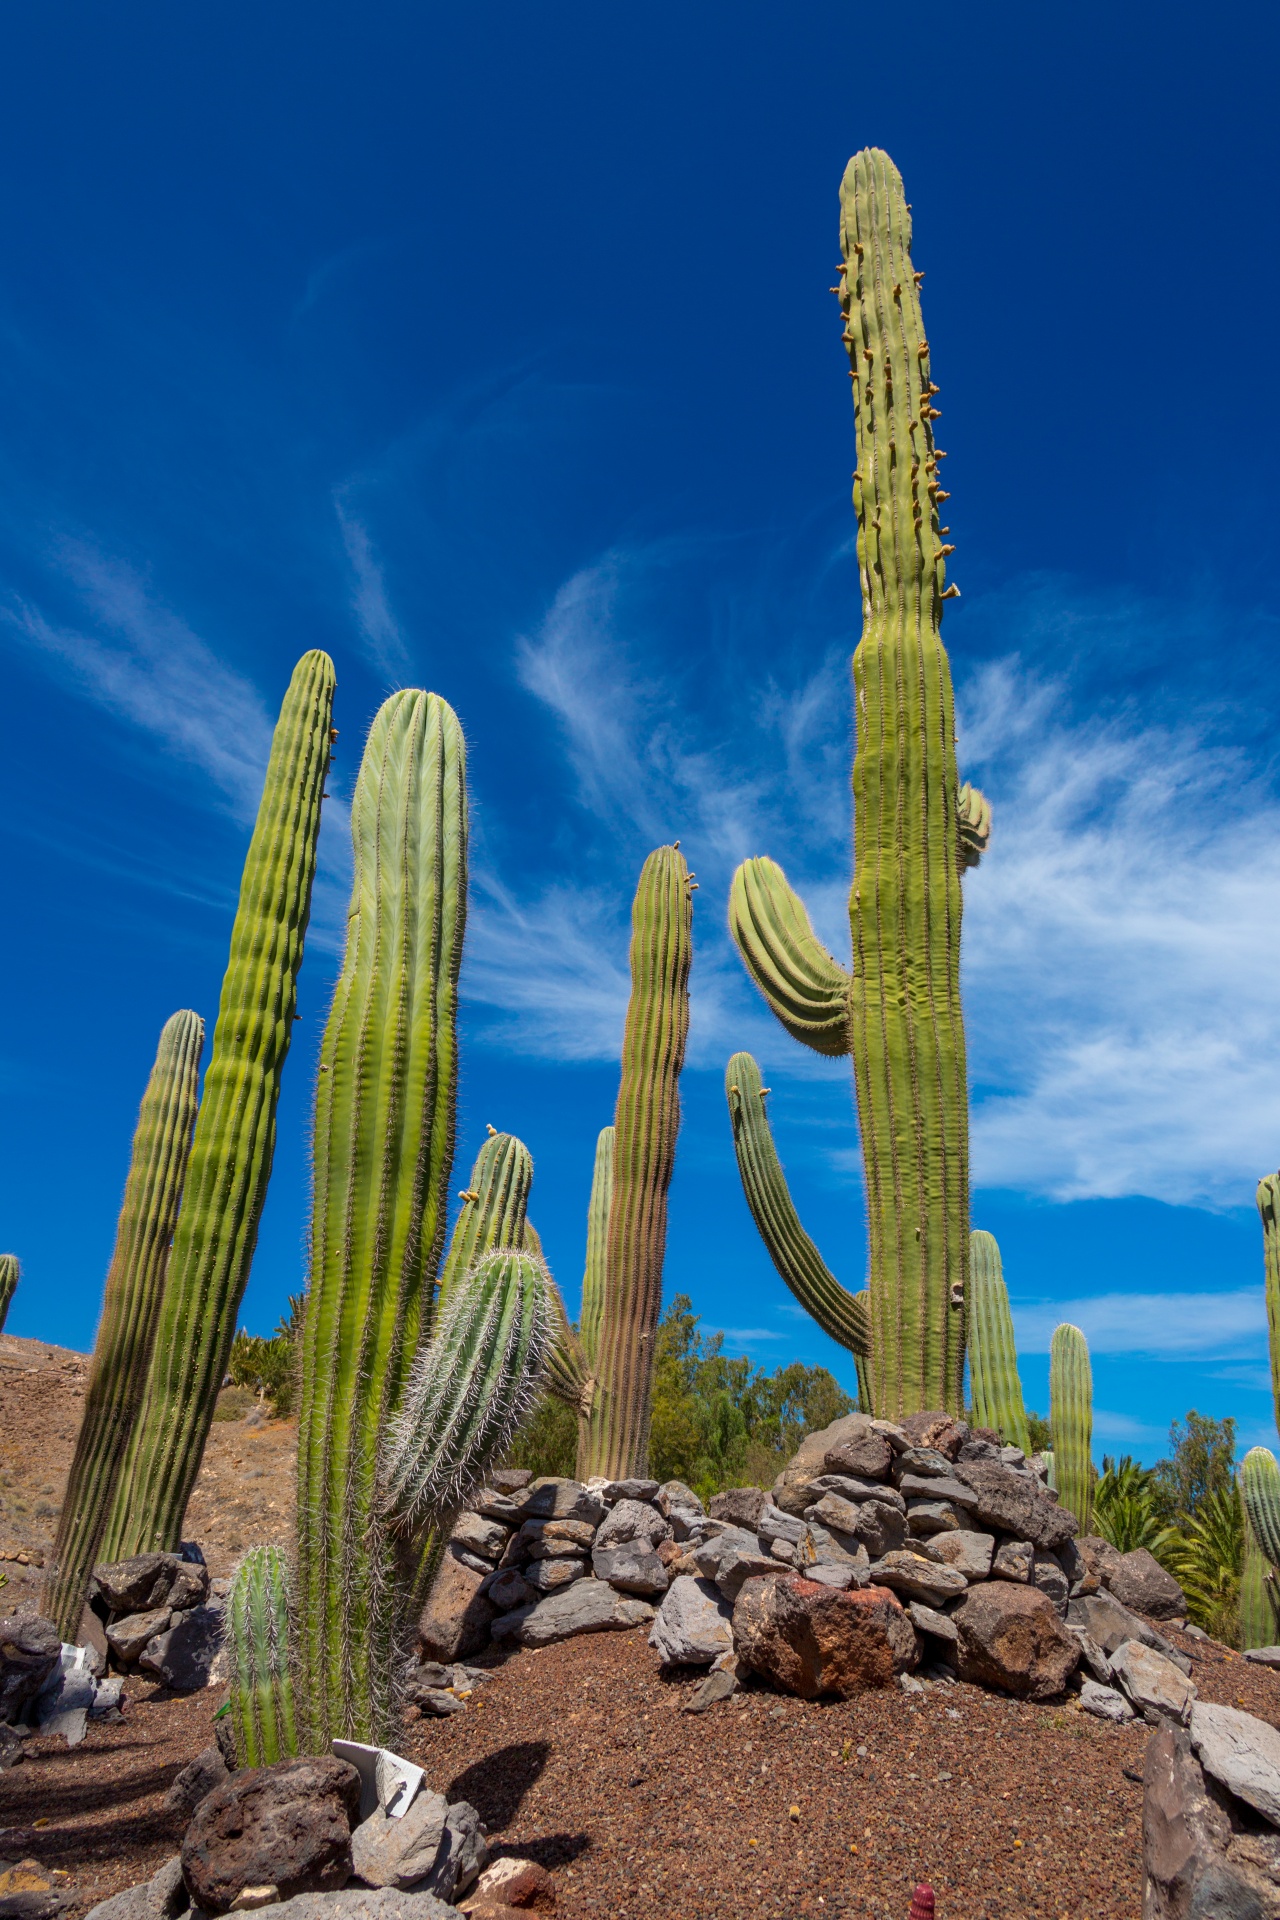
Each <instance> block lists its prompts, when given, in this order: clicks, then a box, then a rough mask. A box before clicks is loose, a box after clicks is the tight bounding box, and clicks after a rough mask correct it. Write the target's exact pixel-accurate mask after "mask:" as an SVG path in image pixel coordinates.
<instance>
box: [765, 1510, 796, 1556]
mask: <svg viewBox="0 0 1280 1920" xmlns="http://www.w3.org/2000/svg"><path fill="white" fill-rule="evenodd" d="M756 1533H757V1536H758V1538H759V1540H760V1544H761V1545H762V1546H765V1547H772V1546H773V1545H774V1543H775V1541H778V1540H783V1541H785V1542H786V1544H787V1545H788V1546H791V1547H794V1546H796V1545H798V1543H799V1542H800V1541H801V1540H802V1539H803V1538H804V1521H803V1520H802V1519H800V1517H799V1516H798V1515H797V1514H794V1513H784V1512H783V1511H782V1509H781V1507H775V1506H766V1507H765V1508H764V1509H763V1511H762V1512H761V1515H760V1524H759V1526H758V1527H757V1528H756Z"/></svg>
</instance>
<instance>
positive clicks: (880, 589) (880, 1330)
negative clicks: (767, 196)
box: [730, 148, 990, 1417]
mask: <svg viewBox="0 0 1280 1920" xmlns="http://www.w3.org/2000/svg"><path fill="white" fill-rule="evenodd" d="M841 240H842V246H843V254H844V263H845V264H844V268H843V271H842V278H841V282H840V288H839V292H840V298H841V307H842V310H843V313H844V316H845V331H844V340H845V344H846V346H847V347H848V350H849V355H850V359H851V361H852V363H853V368H852V384H853V401H854V412H855V418H856V424H857V438H858V471H857V475H856V477H855V479H854V489H853V502H854V508H855V511H856V513H857V515H858V523H859V526H858V563H859V570H860V574H861V582H862V612H863V629H862V639H861V642H860V644H859V646H858V649H857V652H856V653H855V655H854V660H853V681H854V702H855V715H856V722H857V751H856V754H855V757H854V763H853V797H854V879H853V888H852V892H851V895H850V900H849V918H850V927H851V931H852V938H853V971H852V974H851V975H850V974H847V973H846V972H845V971H844V969H843V968H842V967H840V966H839V965H838V964H837V963H836V961H835V960H833V959H832V957H831V955H830V954H829V953H827V951H826V949H825V948H824V947H823V946H822V945H821V943H820V942H819V941H818V939H817V937H816V936H815V934H814V932H813V928H812V925H811V924H810V921H809V917H808V915H807V913H806V912H805V909H804V906H803V904H802V903H801V901H800V900H799V898H798V897H797V896H796V894H795V893H793V891H792V890H791V888H790V887H789V886H788V884H787V881H786V877H785V875H784V874H783V872H782V869H781V868H780V867H778V866H776V865H775V864H774V863H773V862H772V861H768V860H750V861H747V862H746V863H745V865H744V866H743V867H740V868H739V870H738V872H737V874H736V875H735V877H734V883H733V888H732V894H731V900H730V926H731V928H732V930H733V934H734V937H735V939H736V940H737V943H738V947H739V950H740V952H741V954H742V957H743V960H744V962H745V963H746V966H747V969H748V971H749V973H750V974H751V976H752V978H753V979H754V980H755V982H756V985H757V986H758V987H759V988H760V990H761V992H762V993H763V994H764V997H765V999H766V1000H767V1001H768V1003H769V1005H770V1006H771V1007H772V1009H773V1011H774V1013H775V1014H776V1015H777V1017H778V1019H779V1020H780V1021H781V1022H782V1025H783V1026H784V1027H785V1028H786V1029H787V1031H788V1032H789V1033H790V1034H792V1035H793V1037H795V1038H796V1039H798V1040H801V1041H803V1042H804V1044H805V1045H806V1046H810V1047H813V1048H814V1049H815V1050H816V1051H817V1052H819V1053H825V1054H844V1053H851V1054H852V1057H853V1074H854V1085H855V1088H856V1092H857V1102H858V1122H859V1129H860V1132H861V1139H862V1155H863V1166H864V1172H865V1188H866V1205H867V1226H868V1240H869V1252H870V1259H869V1278H870V1290H871V1371H872V1397H873V1400H874V1402H875V1408H876V1412H877V1413H879V1414H884V1415H888V1416H890V1417H897V1416H900V1415H903V1414H907V1413H912V1412H918V1411H922V1410H926V1409H928V1410H932V1409H934V1408H946V1409H947V1410H949V1411H951V1412H955V1413H958V1412H960V1410H961V1406H962V1400H963V1372H964V1297H965V1283H966V1279H967V1274H968V1265H969V1119H968V1088H967V1084H966V1072H965V1040H964V1024H963V1020H962V1017H961V1007H960V921H961V913H962V900H961V891H960V876H961V873H962V871H963V869H964V868H965V867H967V866H971V865H973V864H974V862H975V861H976V860H977V859H978V857H979V856H980V854H981V852H982V850H983V848H984V847H985V845H986V840H987V836H988V834H989V830H990V809H989V808H988V806H987V804H986V802H985V801H984V800H983V799H982V796H981V795H980V794H977V793H975V792H974V791H973V790H972V789H971V788H968V787H965V788H961V787H960V784H959V778H958V774H957V771H956V753H955V715H954V704H953V699H952V691H951V674H950V668H949V666H948V662H947V656H946V652H945V650H944V648H943V645H942V639H941V624H942V603H943V601H944V600H945V599H948V598H952V597H954V596H955V594H956V593H957V591H958V589H956V588H955V587H945V588H944V585H943V582H944V579H945V571H946V570H945V558H946V556H947V555H948V554H949V553H950V552H951V551H952V549H951V547H950V546H949V545H947V544H945V542H944V536H945V534H946V532H947V531H948V530H947V528H946V527H944V526H942V525H941V524H940V520H939V513H938V506H939V502H940V501H943V500H945V499H946V498H947V494H946V492H945V490H944V489H942V488H941V487H940V485H939V482H938V461H939V460H940V459H941V458H942V455H941V454H940V453H938V452H937V451H936V450H935V448H934V444H933V422H934V420H935V419H937V418H938V409H937V408H936V407H935V406H934V404H933V400H934V397H935V395H936V394H937V392H938V389H937V387H936V386H935V385H934V383H933V381H932V379H931V377H930V371H929V344H928V342H927V340H926V339H925V336H924V327H923V322H922V320H921V315H920V297H919V282H920V279H921V278H922V277H923V276H921V275H917V274H916V273H915V272H914V270H913V268H912V263H911V256H910V240H911V221H910V214H909V209H908V207H907V204H906V201H905V198H904V195H903V190H902V181H901V178H900V176H899V174H898V171H897V168H896V167H895V166H894V165H893V162H892V161H891V160H890V159H889V158H888V156H887V155H886V154H883V153H880V152H878V151H877V150H875V149H874V148H868V149H865V150H864V151H863V152H861V153H859V154H856V155H855V156H854V158H853V159H852V160H851V161H850V162H849V165H848V168H847V170H846V172H845V176H844V182H843V185H842V188H841Z"/></svg>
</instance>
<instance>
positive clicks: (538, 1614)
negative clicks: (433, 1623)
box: [492, 1579, 654, 1647]
mask: <svg viewBox="0 0 1280 1920" xmlns="http://www.w3.org/2000/svg"><path fill="white" fill-rule="evenodd" d="M653 1614H654V1610H653V1608H652V1607H651V1606H649V1605H648V1603H647V1602H646V1601H644V1600H635V1599H632V1598H631V1597H630V1595H627V1594H621V1593H615V1592H614V1590H613V1588H612V1587H611V1586H609V1585H608V1584H607V1583H606V1582H605V1581H603V1580H591V1579H588V1580H578V1581H575V1583H574V1585H573V1586H571V1587H568V1588H566V1589H565V1591H564V1592H563V1593H553V1594H551V1595H550V1596H549V1597H548V1598H547V1599H546V1600H540V1601H539V1602H538V1604H537V1606H535V1607H518V1608H517V1609H516V1611H515V1612H514V1613H508V1614H504V1615H503V1616H502V1617H501V1619H498V1620H495V1621H494V1623H493V1628H492V1635H493V1638H494V1639H495V1640H513V1641H514V1642H515V1643H516V1645H517V1646H520V1647H549V1646H551V1645H552V1643H553V1642H554V1641H557V1640H570V1639H572V1638H573V1637H574V1635H575V1634H579V1633H609V1632H614V1631H619V1630H621V1629H624V1628H627V1627H641V1626H644V1625H646V1624H647V1623H648V1622H649V1621H650V1620H652V1619H653Z"/></svg>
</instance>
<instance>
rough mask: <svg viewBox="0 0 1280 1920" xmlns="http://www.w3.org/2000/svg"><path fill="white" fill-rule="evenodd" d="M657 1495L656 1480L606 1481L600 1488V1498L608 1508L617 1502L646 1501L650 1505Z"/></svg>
mask: <svg viewBox="0 0 1280 1920" xmlns="http://www.w3.org/2000/svg"><path fill="white" fill-rule="evenodd" d="M658 1493H659V1487H658V1482H657V1481H656V1480H607V1481H606V1482H605V1484H604V1486H602V1487H601V1488H600V1498H601V1499H602V1500H603V1501H605V1502H606V1503H607V1504H608V1505H609V1506H613V1505H614V1503H615V1502H616V1501H618V1500H647V1501H648V1502H649V1503H650V1504H652V1503H653V1502H654V1501H655V1500H656V1499H657V1497H658Z"/></svg>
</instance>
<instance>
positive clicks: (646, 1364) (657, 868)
mask: <svg viewBox="0 0 1280 1920" xmlns="http://www.w3.org/2000/svg"><path fill="white" fill-rule="evenodd" d="M692 944H693V896H692V881H691V877H690V874H689V870H688V868H687V867H686V865H685V862H684V859H683V856H682V855H681V853H680V850H679V848H678V847H659V848H657V849H656V851H655V852H653V853H651V854H650V855H649V858H648V859H647V860H646V861H645V863H644V867H643V869H642V871H641V874H640V884H639V886H638V888H637V889H636V897H635V903H634V905H633V907H632V913H631V999H630V1003H629V1005H628V1007H627V1020H626V1027H625V1029H624V1032H623V1039H622V1079H621V1084H620V1086H619V1089H618V1106H617V1111H616V1113H615V1115H614V1128H615V1137H614V1150H613V1196H612V1201H611V1204H610V1207H609V1236H608V1243H607V1251H606V1274H605V1297H604V1309H603V1313H602V1315H601V1321H600V1333H599V1346H598V1351H597V1355H596V1368H595V1373H596V1387H595V1394H594V1397H593V1402H592V1408H591V1414H590V1418H589V1420H588V1421H587V1426H586V1432H585V1433H584V1434H583V1435H582V1437H581V1439H580V1442H579V1447H578V1470H579V1473H580V1474H603V1475H605V1476H606V1477H607V1478H609V1479H611V1480H624V1479H627V1478H628V1477H630V1476H633V1475H643V1474H644V1472H645V1470H646V1467H647V1465H648V1455H649V1419H650V1412H651V1406H650V1402H651V1398H652V1388H653V1358H654V1353H653V1347H654V1335H655V1333H656V1331H657V1326H658V1313H659V1310H660V1308H661V1305H662V1264H663V1257H664V1254H665V1251H666V1239H667V1189H668V1188H669V1187H670V1185H671V1175H672V1171H673V1169H674V1167H675V1156H676V1133H677V1130H678V1128H679V1124H680V1069H681V1067H682V1066H683V1065H684V1049H685V1040H686V1037H687V1035H688V1031H689V965H690V960H691V957H692Z"/></svg>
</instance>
